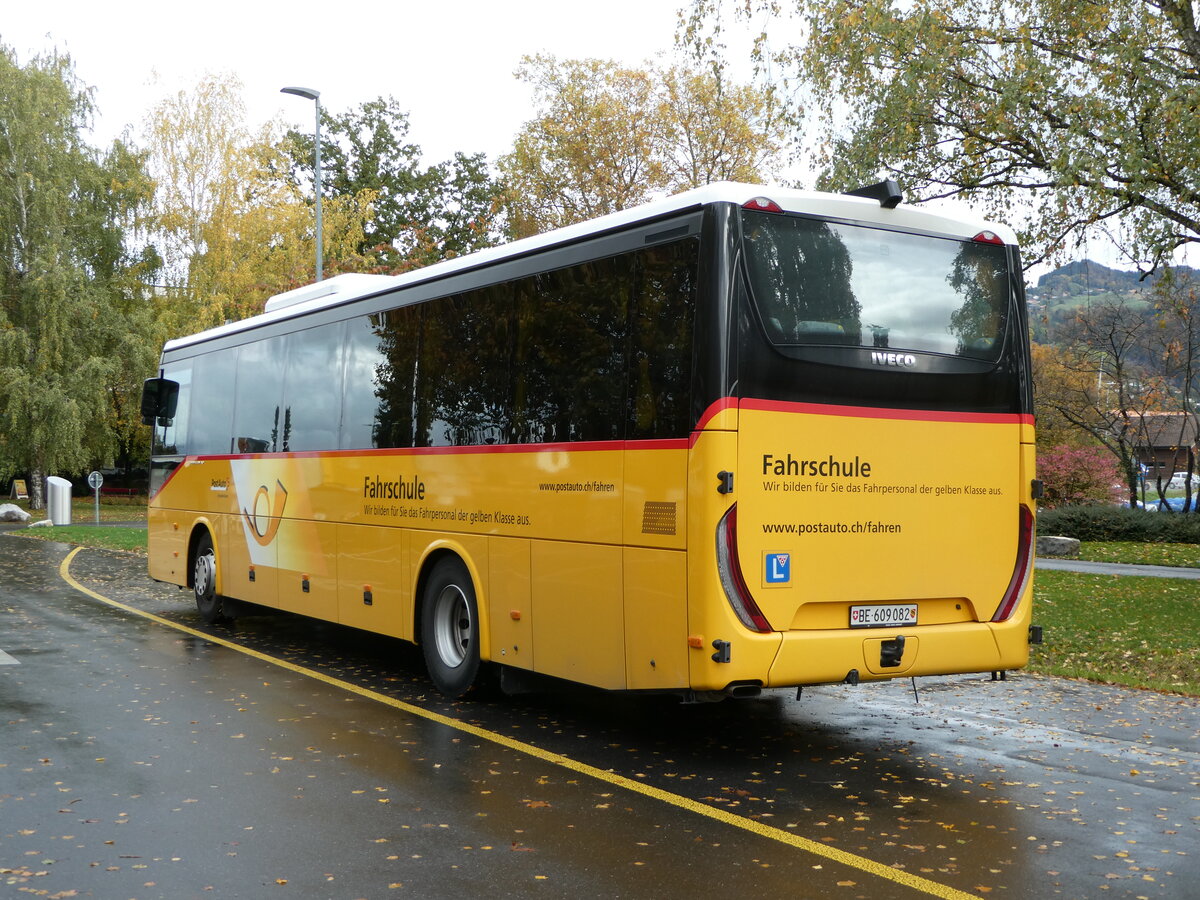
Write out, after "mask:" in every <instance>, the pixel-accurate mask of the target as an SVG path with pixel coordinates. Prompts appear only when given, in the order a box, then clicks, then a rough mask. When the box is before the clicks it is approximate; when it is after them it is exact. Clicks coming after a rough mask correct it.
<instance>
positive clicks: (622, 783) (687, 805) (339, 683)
mask: <svg viewBox="0 0 1200 900" xmlns="http://www.w3.org/2000/svg"><path fill="white" fill-rule="evenodd" d="M82 549H83V548H82V547H76V548H75V549H74V550H72V551H71V552H70V553H69V554H67V558H66V559H64V560H63V561H62V564H61V565H60V566H59V567H58V572H59V575H60V576H62V579H63V580H64V581H65V582H67V584H69V585H70V586H71V587H73V588H74V589H75V590H77V591H79V592H81V593H83V594H87V596H89V597H92V598H94V599H96V600H99V601H100V602H101V603H107V604H108V605H109V606H113V607H116V608H117V609H120V610H124V611H125V612H128V613H131V614H133V615H135V616H141V617H142V618H144V619H149V620H150V621H151V622H155V623H157V624H159V625H163V626H165V627H167V628H173V629H175V630H176V631H182V632H183V633H184V634H190V635H192V636H194V637H198V638H202V639H203V640H205V641H208V642H210V643H213V644H219V645H220V646H222V647H227V648H229V649H230V650H235V651H237V652H238V653H242V654H245V655H246V656H251V657H253V658H255V659H259V660H262V661H263V662H265V663H270V664H271V665H273V666H278V667H280V668H282V669H287V670H289V671H291V672H295V673H296V674H298V675H304V676H306V677H308V678H315V679H316V680H317V681H322V682H324V683H325V684H328V685H330V686H331V687H335V688H338V689H339V690H343V691H349V692H350V693H352V694H358V695H359V696H360V697H364V698H366V699H368V700H373V701H375V702H377V703H383V704H385V705H387V706H391V707H393V708H395V709H398V710H401V711H403V712H406V713H408V714H409V715H413V716H419V717H420V718H422V719H426V720H428V721H430V722H436V723H438V724H439V725H445V726H446V727H447V728H453V729H454V730H456V731H461V732H463V733H465V734H469V735H472V736H473V737H477V738H480V739H481V740H485V741H490V742H491V743H493V744H499V745H500V746H501V747H507V748H508V749H509V750H514V751H516V752H518V753H523V754H525V755H526V756H532V757H534V758H535V759H540V760H542V761H543V762H547V763H550V764H551V765H555V766H560V767H562V768H564V769H569V770H570V771H572V772H577V773H578V774H580V775H585V776H587V777H588V778H592V779H595V780H596V781H602V782H604V783H605V784H609V785H612V786H613V787H618V788H622V789H624V790H626V791H630V792H632V793H634V794H641V795H642V796H643V797H649V798H650V799H652V800H657V801H659V802H660V803H665V804H668V805H669V806H674V807H676V808H677V809H682V810H686V811H687V812H690V813H694V814H696V815H698V816H703V817H704V818H707V819H712V820H713V821H716V822H720V823H722V824H724V825H729V826H732V827H733V828H740V829H741V830H743V831H748V832H750V833H751V834H756V835H758V836H759V837H764V838H767V839H769V840H772V841H776V842H777V843H780V844H786V845H788V846H790V847H795V848H796V849H798V850H803V851H804V852H806V853H811V854H812V855H813V856H819V857H821V858H823V859H827V860H829V861H831V862H836V863H840V864H841V865H844V866H847V867H849V868H852V869H857V870H858V871H860V872H863V873H866V874H868V875H873V876H875V877H876V878H883V879H885V880H887V881H891V882H895V883H896V884H902V885H904V886H905V887H908V888H912V889H913V890H915V891H920V892H921V893H923V894H928V895H929V896H931V897H939V898H943V900H965V898H976V895H975V894H968V893H966V892H965V891H960V890H958V889H957V888H952V887H950V886H949V885H945V884H940V883H938V882H936V881H931V880H930V879H928V878H922V877H921V876H919V875H913V874H911V873H909V872H905V871H904V870H902V869H893V868H892V867H891V866H885V865H884V864H883V863H880V862H876V861H875V860H873V859H867V858H866V857H863V856H858V855H856V854H854V853H848V852H847V851H845V850H839V849H837V848H836V847H830V846H827V845H825V844H822V843H820V842H818V841H814V840H811V839H809V838H806V837H801V836H800V835H797V834H792V833H790V832H788V831H784V830H783V829H782V828H775V827H774V826H771V825H764V824H762V823H761V822H758V821H756V820H754V819H748V818H746V817H744V816H738V815H734V814H733V813H730V812H726V811H725V810H723V809H718V808H717V807H715V806H709V805H707V804H704V803H700V802H698V801H696V800H692V799H690V798H689V797H684V796H682V795H680V794H673V793H671V792H670V791H664V790H662V789H661V788H656V787H654V786H652V785H649V784H642V783H641V782H639V781H636V780H634V779H632V778H626V777H625V776H624V775H618V774H616V773H615V772H610V771H607V770H605V769H598V768H596V767H595V766H590V765H588V764H587V763H582V762H579V761H578V760H575V759H571V757H569V756H563V755H562V754H560V753H553V752H551V751H549V750H543V749H542V748H541V747H537V746H534V745H533V744H527V743H525V742H524V741H518V740H514V739H513V738H510V737H506V736H505V735H503V734H498V733H496V732H494V731H488V730H487V729H486V728H480V727H479V726H477V725H471V724H470V723H468V722H462V721H460V720H458V719H452V718H450V717H449V716H444V715H442V714H441V713H436V712H432V711H431V710H428V709H422V708H421V707H419V706H414V705H412V704H411V703H405V702H404V701H403V700H397V699H395V698H394V697H389V696H387V695H386V694H381V693H379V692H378V691H373V690H371V689H369V688H364V687H360V686H358V685H356V684H351V683H350V682H349V681H343V680H342V679H340V678H334V677H332V676H330V675H325V674H323V673H321V672H317V671H315V670H314V669H308V668H305V667H304V666H299V665H296V664H295V663H291V662H288V661H287V660H283V659H279V658H278V657H274V656H268V655H267V654H266V653H260V652H259V651H257V650H252V649H250V648H249V647H245V646H242V645H241V644H235V643H234V642H233V641H227V640H225V639H224V638H221V637H217V636H216V635H212V634H208V633H207V632H204V631H200V630H199V629H196V628H190V627H188V626H187V625H181V624H180V623H178V622H172V621H171V620H170V619H164V618H163V617H162V616H156V615H154V613H149V612H146V611H145V610H141V609H138V608H137V607H134V606H129V605H127V604H125V603H121V602H120V601H119V600H113V599H112V598H110V597H105V596H104V595H103V594H98V593H96V592H95V591H93V590H91V589H89V588H87V587H84V586H83V585H82V584H80V583H79V582H78V581H76V580H75V579H74V578H73V577H72V576H71V561H72V560H73V559H74V558H75V557H76V555H78V553H79V551H81V550H82Z"/></svg>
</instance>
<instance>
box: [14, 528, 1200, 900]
mask: <svg viewBox="0 0 1200 900" xmlns="http://www.w3.org/2000/svg"><path fill="white" fill-rule="evenodd" d="M68 550H69V548H67V547H65V546H63V545H59V544H47V543H43V542H40V541H30V540H26V539H23V538H20V537H17V536H12V535H8V534H0V650H2V651H5V652H6V653H7V654H8V659H6V658H5V657H4V656H0V663H10V664H4V665H0V896H3V897H8V896H13V897H20V896H46V897H73V896H91V897H102V898H110V897H113V898H115V897H121V898H125V897H137V898H153V897H163V898H181V897H214V896H215V897H250V898H257V897H287V896H293V897H304V898H309V897H326V896H327V897H338V898H341V897H346V898H354V897H367V898H375V897H394V896H404V895H414V894H419V895H421V896H426V897H459V896H464V895H468V894H481V893H485V894H487V895H490V896H495V897H525V896H546V897H566V896H582V895H586V896H589V897H591V896H594V897H695V896H698V895H704V894H712V893H714V892H719V893H720V894H721V895H733V896H737V895H739V894H746V895H753V896H757V897H826V896H828V897H846V898H850V897H870V898H887V897H922V896H940V897H956V896H963V895H964V894H965V895H972V896H979V897H995V896H1008V897H1022V898H1025V897H1054V896H1061V897H1072V898H1076V897H1155V898H1158V897H1170V898H1185V897H1194V896H1197V887H1196V886H1197V885H1200V701H1197V700H1195V699H1187V698H1180V697H1173V696H1167V695H1160V694H1152V693H1147V692H1137V691H1128V690H1123V689H1117V688H1109V687H1103V686H1097V685H1090V684H1085V683H1081V682H1073V681H1066V680H1061V679H1049V678H1040V677H1034V676H1029V675H1023V674H1019V673H1018V674H1013V675H1011V676H1010V677H1009V680H1007V681H998V682H992V681H990V680H988V679H987V678H986V677H983V678H980V677H978V676H970V677H959V678H947V679H925V680H922V681H921V682H920V683H919V685H918V689H919V698H920V699H919V701H914V696H913V686H912V685H911V683H909V682H907V681H905V682H894V683H891V684H887V685H882V686H866V685H864V686H860V687H858V688H849V687H843V686H836V687H823V688H810V689H806V691H805V692H804V697H803V699H802V700H801V701H799V702H796V700H795V699H794V696H793V692H776V693H772V694H771V695H770V696H769V697H767V699H764V700H760V701H750V702H727V703H723V704H715V705H704V706H680V705H678V704H677V703H674V702H673V701H669V700H664V699H647V698H638V697H631V696H609V695H606V694H603V693H599V692H594V691H588V690H583V689H578V688H570V687H564V686H559V685H546V686H545V689H544V690H542V691H540V692H538V693H535V694H530V695H523V696H520V697H513V698H498V699H489V700H482V701H477V702H471V703H460V704H448V703H445V702H443V701H442V700H441V699H440V698H439V697H438V696H437V695H436V694H435V693H434V692H433V691H432V689H431V688H430V687H429V685H428V683H427V682H426V680H425V677H424V674H423V671H422V668H421V665H420V659H419V654H418V653H417V652H415V651H414V650H413V648H411V647H408V646H407V645H404V644H400V643H397V642H394V641H390V640H383V639H379V638H375V637H372V636H369V635H363V634H361V633H358V632H353V631H350V630H348V629H342V628H338V627H335V626H329V625H322V624H318V623H313V622H310V621H306V620H302V619H298V618H295V617H289V616H282V615H260V616H252V617H247V618H245V619H242V620H240V621H239V623H238V625H237V626H236V628H235V629H233V630H230V629H222V628H217V629H212V630H211V635H212V637H211V638H209V637H206V636H205V634H204V633H203V629H202V626H201V625H200V623H199V621H198V619H197V618H196V617H195V616H194V614H193V609H192V607H191V604H190V597H189V595H188V594H186V593H184V592H180V591H178V590H177V589H175V588H173V587H169V586H164V585H155V584H153V583H152V582H150V581H148V579H146V577H145V575H144V569H143V561H142V560H141V559H138V558H136V557H132V556H128V555H124V554H115V553H104V552H99V551H83V552H82V553H80V554H78V555H77V556H75V557H74V558H73V559H72V560H71V562H70V566H69V574H70V575H71V576H72V577H73V578H74V579H76V580H77V581H78V583H80V584H81V585H82V586H84V587H85V588H87V589H88V590H90V591H93V592H95V593H96V594H99V595H102V596H104V597H108V598H111V599H113V600H117V601H120V602H122V603H124V604H127V605H128V606H130V607H132V608H134V609H136V610H140V611H145V612H149V613H152V614H154V615H157V616H160V617H162V618H163V619H165V620H168V622H176V623H180V624H181V625H183V626H185V627H187V628H189V629H192V631H191V632H185V631H179V630H176V629H173V628H171V627H170V625H169V624H167V623H160V622H156V621H153V620H150V619H147V618H145V617H143V616H139V615H137V614H136V613H135V612H131V611H127V610H122V609H118V608H113V607H112V606H110V605H107V604H105V603H103V602H102V601H100V600H99V599H97V598H96V597H94V596H90V595H88V594H86V593H81V592H80V591H79V590H77V589H75V588H74V587H73V586H72V585H71V584H69V583H68V582H67V581H65V580H64V579H63V577H62V576H61V575H60V573H59V566H60V564H61V563H62V562H63V560H64V559H65V558H66V556H67V553H68ZM226 641H227V642H231V643H233V644H236V645H238V646H244V647H248V648H252V649H253V650H254V651H256V652H257V653H259V654H263V656H262V657H259V656H250V655H247V654H246V653H244V652H240V651H239V650H238V649H236V648H235V647H231V646H227V645H226V644H225V643H223V642H226ZM264 657H269V658H264ZM273 659H274V660H282V661H283V663H284V664H285V665H289V666H293V667H295V668H285V667H283V666H281V665H280V664H279V663H277V662H273V661H272V660H273ZM441 716H444V717H447V719H445V720H443V719H440V718H438V717H441ZM831 853H832V854H834V856H833V857H831V856H830V854H831ZM72 892H74V893H72Z"/></svg>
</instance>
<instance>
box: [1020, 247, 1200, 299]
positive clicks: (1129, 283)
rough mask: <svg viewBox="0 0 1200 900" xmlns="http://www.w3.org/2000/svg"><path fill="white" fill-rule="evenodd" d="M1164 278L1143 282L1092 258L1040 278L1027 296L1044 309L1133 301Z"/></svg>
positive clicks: (1199, 273) (1135, 274)
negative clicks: (1112, 299) (1108, 298)
mask: <svg viewBox="0 0 1200 900" xmlns="http://www.w3.org/2000/svg"><path fill="white" fill-rule="evenodd" d="M1175 271H1176V272H1178V273H1180V274H1185V273H1187V274H1190V275H1191V276H1192V277H1193V278H1200V270H1197V269H1192V268H1189V267H1188V266H1180V267H1179V268H1177V269H1176V270H1175ZM1161 277H1162V273H1161V272H1155V273H1154V274H1153V275H1150V276H1147V277H1146V278H1144V279H1143V277H1142V274H1141V273H1140V272H1134V271H1129V270H1127V269H1110V268H1109V267H1108V266H1105V265H1102V264H1100V263H1098V262H1094V261H1092V260H1090V259H1084V260H1079V261H1077V262H1072V263H1067V264H1066V265H1065V266H1060V267H1059V268H1057V269H1055V270H1054V271H1053V272H1047V273H1046V274H1045V275H1043V276H1042V277H1041V278H1039V279H1038V283H1037V286H1036V287H1034V286H1030V287H1029V288H1028V289H1027V290H1026V294H1027V296H1028V298H1029V300H1030V303H1031V305H1035V304H1036V305H1038V306H1043V307H1050V308H1052V307H1055V306H1077V305H1079V303H1081V302H1083V301H1084V300H1086V299H1087V298H1088V297H1091V298H1092V299H1095V298H1097V297H1098V296H1102V295H1117V296H1123V295H1124V296H1128V297H1129V298H1130V299H1141V300H1145V299H1148V296H1147V295H1148V294H1149V293H1150V292H1151V291H1152V290H1153V289H1154V285H1155V284H1156V283H1157V282H1158V280H1159V279H1160V278H1161Z"/></svg>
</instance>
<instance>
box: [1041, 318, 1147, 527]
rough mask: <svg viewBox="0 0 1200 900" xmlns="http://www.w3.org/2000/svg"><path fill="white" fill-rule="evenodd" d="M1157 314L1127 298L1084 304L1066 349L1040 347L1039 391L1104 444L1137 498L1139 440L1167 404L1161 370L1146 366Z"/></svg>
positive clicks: (1045, 407) (1046, 407) (1065, 337)
mask: <svg viewBox="0 0 1200 900" xmlns="http://www.w3.org/2000/svg"><path fill="white" fill-rule="evenodd" d="M1149 328H1150V319H1149V317H1148V316H1147V315H1146V314H1145V312H1144V311H1142V310H1139V309H1136V308H1134V307H1133V306H1131V305H1129V304H1126V303H1122V302H1120V301H1105V302H1101V303H1097V304H1095V305H1094V306H1091V307H1088V308H1086V309H1082V310H1080V311H1079V312H1078V313H1077V314H1076V316H1075V318H1074V320H1073V321H1072V322H1071V323H1070V324H1069V325H1067V326H1066V328H1065V329H1064V330H1063V333H1062V334H1061V335H1060V336H1059V340H1060V343H1061V344H1062V349H1061V350H1060V351H1059V352H1057V353H1053V354H1049V353H1045V352H1043V353H1039V354H1037V355H1035V369H1034V379H1035V399H1036V401H1037V405H1038V409H1039V410H1040V411H1041V414H1042V416H1043V417H1044V416H1045V413H1046V412H1047V411H1051V412H1052V413H1053V415H1054V416H1055V417H1056V418H1057V419H1058V420H1059V421H1060V422H1065V423H1069V424H1070V425H1071V426H1073V427H1075V428H1078V429H1079V430H1080V431H1082V432H1083V433H1084V434H1086V435H1088V436H1089V437H1090V438H1091V439H1092V440H1094V441H1095V442H1096V443H1098V444H1100V445H1101V446H1103V447H1105V448H1106V449H1107V450H1108V451H1109V452H1110V453H1111V454H1112V455H1113V457H1115V459H1116V461H1117V465H1118V467H1119V469H1120V472H1121V476H1122V478H1123V480H1124V481H1125V484H1126V487H1127V489H1128V495H1127V496H1128V500H1129V504H1130V506H1135V505H1137V492H1138V458H1137V447H1138V446H1139V443H1141V442H1142V441H1143V439H1144V437H1145V434H1144V430H1143V429H1144V422H1145V414H1146V413H1148V412H1150V411H1152V410H1158V409H1161V408H1162V404H1163V403H1164V399H1165V397H1166V395H1167V391H1166V389H1165V384H1164V381H1163V379H1162V378H1161V376H1156V375H1155V374H1154V373H1153V372H1152V371H1151V370H1150V369H1148V368H1147V366H1146V352H1145V348H1146V345H1147V333H1148V330H1149Z"/></svg>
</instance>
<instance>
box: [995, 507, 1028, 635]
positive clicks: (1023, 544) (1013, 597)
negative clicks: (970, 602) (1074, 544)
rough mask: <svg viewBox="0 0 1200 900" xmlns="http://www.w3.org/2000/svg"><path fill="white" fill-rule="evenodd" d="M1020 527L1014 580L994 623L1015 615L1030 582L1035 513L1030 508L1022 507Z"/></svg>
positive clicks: (1009, 585)
mask: <svg viewBox="0 0 1200 900" xmlns="http://www.w3.org/2000/svg"><path fill="white" fill-rule="evenodd" d="M1018 527H1019V529H1020V533H1019V534H1018V536H1017V562H1016V565H1014V566H1013V573H1012V578H1010V579H1009V582H1008V590H1006V591H1005V592H1004V599H1003V600H1001V601H1000V606H999V608H998V609H997V610H996V614H995V615H994V616H992V621H993V622H1003V621H1005V620H1007V619H1008V617H1009V616H1011V615H1012V614H1013V610H1015V609H1016V608H1017V602H1018V601H1019V600H1020V599H1021V593H1022V592H1023V591H1024V590H1025V582H1026V581H1028V580H1029V572H1030V570H1031V569H1032V568H1033V513H1032V512H1031V511H1030V509H1029V507H1028V506H1024V505H1022V506H1021V517H1020V525H1019V526H1018Z"/></svg>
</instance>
